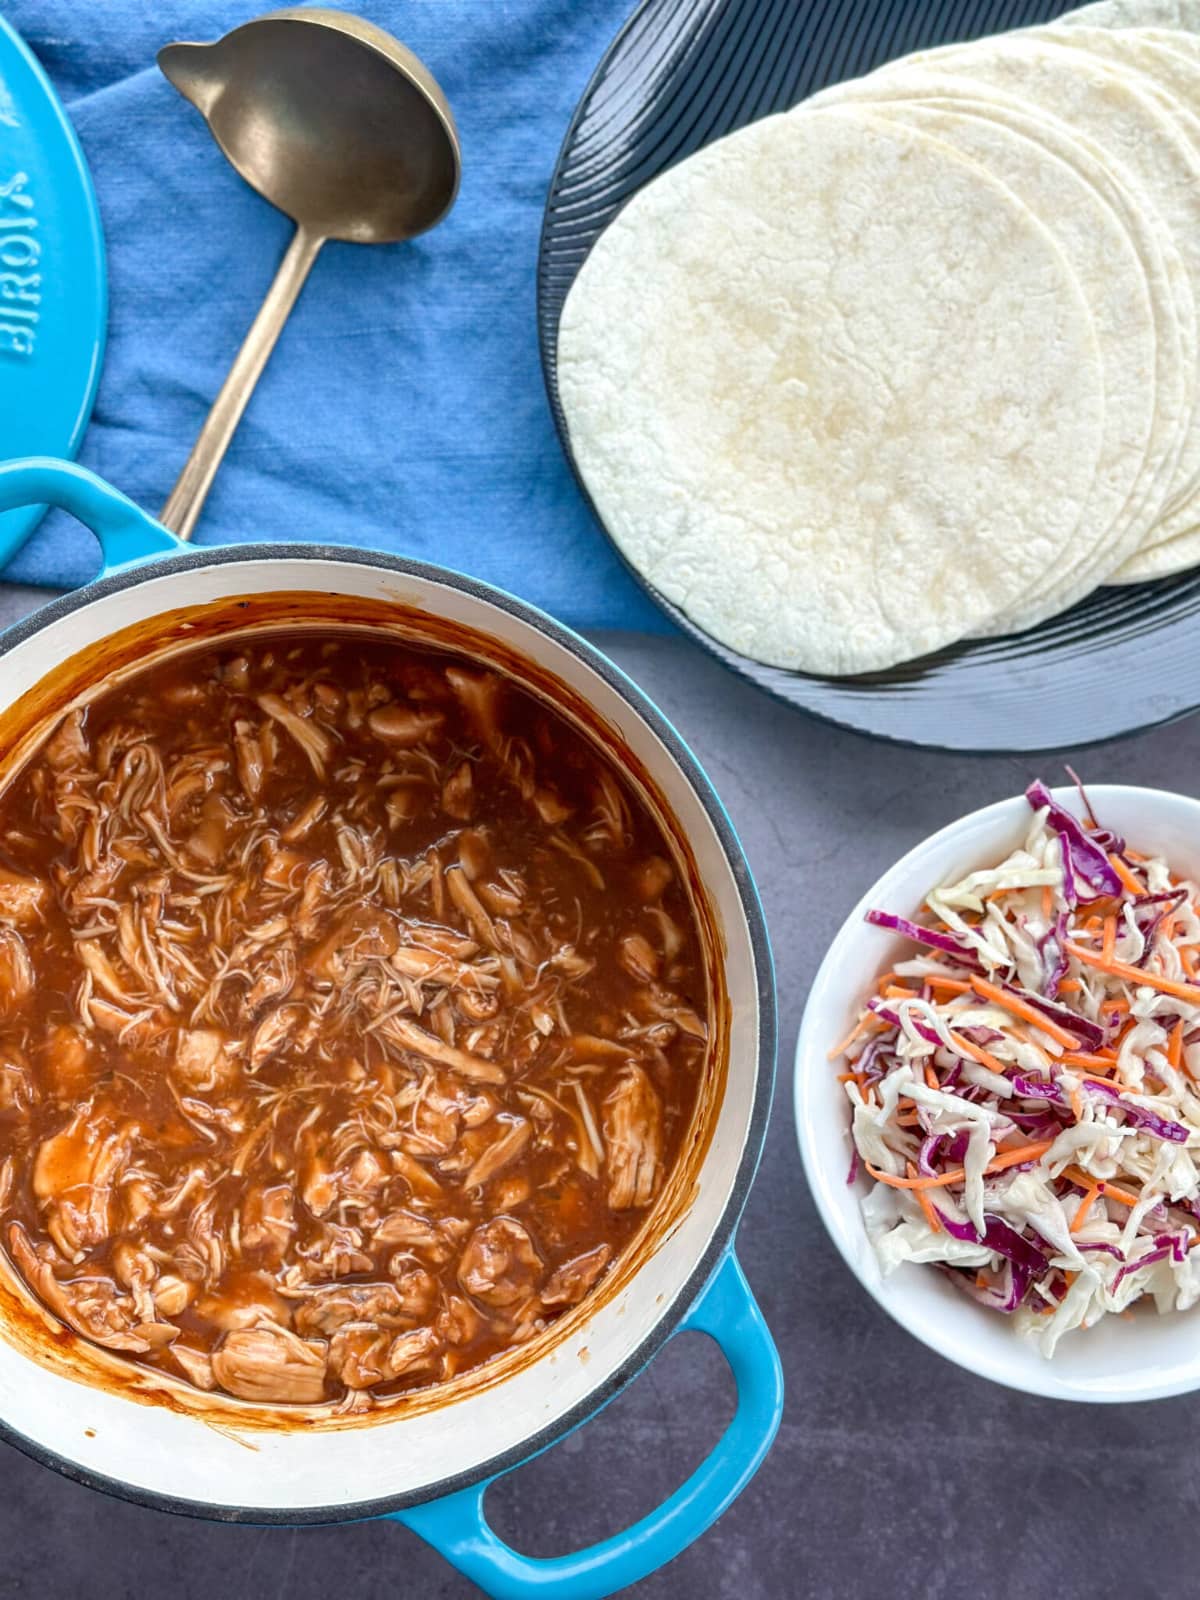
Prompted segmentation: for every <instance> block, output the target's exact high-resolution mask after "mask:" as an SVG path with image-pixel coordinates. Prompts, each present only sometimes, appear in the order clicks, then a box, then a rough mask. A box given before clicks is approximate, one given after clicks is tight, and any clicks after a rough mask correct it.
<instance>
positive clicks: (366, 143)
mask: <svg viewBox="0 0 1200 1600" xmlns="http://www.w3.org/2000/svg"><path fill="white" fill-rule="evenodd" d="M158 64H159V66H160V67H161V68H162V71H163V73H164V74H165V75H166V77H167V78H168V79H169V81H170V82H171V83H173V84H174V85H175V87H176V89H178V90H179V92H180V94H181V95H183V97H184V98H185V99H186V100H190V101H191V102H192V104H193V105H194V106H195V107H196V108H197V110H198V111H199V112H200V114H201V115H202V116H203V117H204V119H205V121H206V122H207V123H208V126H209V128H210V129H211V131H212V134H213V137H214V138H215V139H216V141H217V143H218V144H219V145H220V147H221V149H222V150H223V151H224V152H225V155H226V156H227V157H228V159H229V160H230V161H231V162H232V164H233V166H234V167H235V168H236V169H237V171H238V172H239V173H241V175H242V177H243V178H245V180H246V182H247V183H248V184H250V186H251V187H252V188H254V189H257V190H258V192H259V194H261V195H262V196H263V198H264V199H266V200H269V201H270V202H271V204H272V205H274V206H278V208H279V209H280V211H283V212H285V213H286V214H287V215H288V216H289V217H291V218H292V220H293V221H294V222H295V224H296V232H295V235H294V237H293V238H292V242H291V244H290V245H289V246H288V249H287V254H286V255H285V256H284V258H283V261H282V262H281V263H280V267H279V271H278V272H277V273H276V274H275V281H274V283H273V284H272V285H271V287H270V289H269V291H268V293H267V297H266V299H265V300H264V301H263V304H262V309H261V310H260V311H259V313H258V316H257V317H255V319H254V323H253V325H252V327H251V329H250V332H249V333H248V334H247V335H246V339H245V342H244V343H243V345H242V348H241V349H240V350H239V351H238V354H237V358H236V359H235V361H234V363H233V365H232V367H230V369H229V376H228V377H227V378H226V379H225V382H224V384H223V385H222V386H221V392H220V394H218V396H217V398H216V400H215V401H214V402H213V407H212V410H211V411H210V412H209V414H208V418H207V420H206V422H205V424H204V426H203V428H202V429H201V430H200V437H199V438H198V439H197V440H196V444H195V447H194V448H193V450H192V453H191V455H190V456H189V457H188V459H187V464H186V465H185V466H184V469H183V471H182V472H181V473H180V475H179V480H178V482H177V483H176V485H175V487H174V489H172V491H171V494H170V498H169V499H168V500H167V503H166V505H165V506H164V507H163V510H162V514H161V517H160V521H161V522H162V523H163V524H164V526H165V527H167V528H170V529H171V530H172V532H174V533H177V534H178V535H179V537H180V538H181V539H190V538H191V535H192V530H193V529H194V527H195V525H196V519H197V517H198V516H199V515H200V510H201V507H202V506H203V505H204V501H205V499H206V497H207V495H208V491H209V489H210V488H211V487H212V481H213V478H214V477H215V475H216V471H217V468H218V466H219V465H220V463H221V458H222V457H223V456H224V454H225V451H226V449H227V447H228V445H229V441H230V439H232V437H233V433H234V429H235V428H236V427H237V425H238V421H239V419H240V418H241V415H242V412H243V411H244V410H245V408H246V402H247V401H248V400H249V398H250V396H251V394H252V393H253V390H254V385H255V384H256V383H257V382H258V379H259V377H260V375H261V373H262V370H263V368H264V367H265V366H266V364H267V358H268V357H269V356H270V354H271V351H272V349H273V348H274V346H275V341H276V339H278V337H279V334H280V331H281V330H282V328H283V324H284V323H285V321H286V320H287V316H288V312H289V311H290V310H291V309H292V306H293V305H294V304H295V302H296V296H297V295H298V294H299V293H300V290H301V288H302V287H303V284H304V280H305V278H306V277H307V276H308V273H309V269H310V268H311V266H312V264H313V262H314V261H315V260H316V258H317V252H318V251H319V250H320V248H321V246H322V245H323V244H324V243H325V241H326V239H346V240H350V241H351V242H352V243H355V244H390V243H394V242H396V241H397V240H400V239H411V238H412V237H413V236H414V235H415V234H418V233H423V232H424V231H425V230H426V229H427V228H432V227H433V226H434V224H435V223H437V222H440V221H441V219H442V218H443V217H444V216H445V215H446V213H447V212H448V211H449V209H450V207H451V206H452V205H453V204H454V197H455V195H456V194H457V192H458V180H459V174H460V171H461V166H462V162H461V157H460V153H459V147H458V133H457V131H456V129H455V126H454V118H453V117H452V116H451V114H450V107H449V105H448V104H447V103H446V97H445V95H444V94H443V93H442V91H441V89H440V88H439V87H438V84H437V83H436V81H435V80H434V78H433V75H432V74H431V73H430V72H429V71H428V69H427V68H426V67H425V66H424V65H423V64H422V63H421V62H420V61H418V60H417V58H416V56H414V55H413V53H412V51H411V50H406V49H405V47H404V46H403V45H402V44H400V43H399V42H398V41H397V40H396V39H393V38H392V36H391V34H389V33H385V32H384V31H383V29H382V28H376V27H375V26H374V25H373V24H371V23H369V22H364V21H363V20H362V18H361V17H354V16H351V15H350V14H349V13H348V12H345V11H327V10H316V9H313V10H308V9H305V10H295V11H275V12H272V13H271V14H270V15H268V16H264V17H258V18H256V19H255V20H254V21H252V22H247V23H244V24H243V25H242V26H241V27H240V28H234V29H233V31H232V32H231V33H227V34H226V35H225V36H224V38H222V39H218V40H217V41H216V42H215V43H214V44H168V45H164V47H163V48H162V49H161V50H160V51H159V52H158Z"/></svg>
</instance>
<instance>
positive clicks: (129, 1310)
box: [0, 633, 708, 1415]
mask: <svg viewBox="0 0 1200 1600" xmlns="http://www.w3.org/2000/svg"><path fill="white" fill-rule="evenodd" d="M0 852H2V856H3V859H2V860H0V1127H2V1128H3V1131H4V1147H3V1149H2V1150H0V1157H2V1159H0V1222H2V1223H3V1229H2V1231H0V1238H2V1239H3V1241H4V1242H5V1243H6V1244H7V1247H8V1250H9V1254H10V1256H11V1259H12V1261H13V1263H14V1265H15V1266H16V1268H17V1269H18V1271H19V1272H20V1273H21V1274H22V1276H23V1277H24V1279H25V1281H26V1283H27V1284H28V1286H29V1288H30V1289H31V1290H32V1292H33V1293H34V1294H35V1296H36V1297H37V1298H38V1299H39V1300H40V1301H41V1302H42V1303H43V1305H44V1306H45V1307H46V1309H47V1311H48V1312H49V1313H51V1314H52V1315H53V1316H54V1317H56V1318H57V1319H59V1321H61V1322H62V1323H63V1324H65V1325H66V1326H67V1327H68V1328H70V1329H71V1330H73V1331H74V1332H75V1333H77V1334H79V1335H81V1336H83V1337H85V1338H87V1339H90V1340H92V1341H94V1342H96V1343H98V1344H101V1345H103V1346H104V1347H105V1348H107V1349H109V1350H113V1351H118V1352H122V1353H124V1354H125V1355H127V1356H129V1357H130V1358H132V1359H134V1360H136V1361H139V1362H141V1363H143V1364H145V1365H147V1366H149V1367H153V1368H156V1369H158V1370H160V1371H161V1372H163V1373H165V1374H170V1375H171V1376H172V1377H173V1378H174V1379H176V1380H182V1381H185V1382H189V1383H191V1384H193V1385H194V1386H196V1387H197V1388H199V1389H203V1390H213V1391H221V1392H223V1393H225V1394H227V1395H232V1396H235V1397H237V1398H240V1399H244V1400H247V1401H253V1402H256V1403H259V1404H263V1405H284V1404H289V1403H291V1404H302V1405H326V1406H330V1407H333V1408H337V1409H338V1410H339V1411H345V1412H347V1413H349V1414H353V1415H357V1414H358V1413H359V1412H361V1411H364V1410H369V1409H371V1408H372V1407H374V1406H377V1405H380V1404H387V1403H389V1402H391V1401H392V1400H394V1399H395V1398H397V1397H399V1396H402V1395H403V1394H404V1393H405V1392H406V1391H408V1390H410V1389H413V1388H419V1387H423V1386H427V1385H429V1384H433V1383H437V1382H441V1381H444V1380H446V1379H449V1378H452V1377H454V1376H456V1375H458V1374H459V1373H461V1372H464V1371H468V1370H470V1369H471V1368H472V1367H474V1366H476V1365H478V1364H480V1363H482V1362H485V1361H488V1360H490V1359H492V1358H493V1357H495V1356H496V1355H498V1354H500V1353H502V1352H503V1351H505V1350H507V1349H510V1348H513V1347H515V1346H518V1345H520V1344H522V1343H524V1342H525V1341H527V1340H529V1339H531V1338H534V1337H535V1336H536V1335H537V1334H538V1333H539V1332H541V1331H542V1330H543V1329H544V1328H546V1327H547V1326H548V1325H549V1323H550V1322H552V1321H553V1319H554V1318H555V1317H558V1316H560V1315H562V1314H563V1313H564V1312H565V1311H567V1310H568V1309H569V1308H570V1307H572V1306H575V1305H578V1304H579V1303H580V1302H581V1301H583V1300H584V1299H585V1298H586V1296H587V1295H588V1294H589V1293H590V1292H591V1291H592V1290H593V1288H594V1287H595V1286H596V1285H597V1284H598V1283H599V1282H600V1281H601V1279H602V1278H603V1277H604V1275H605V1273H606V1272H608V1271H609V1270H610V1268H611V1266H612V1264H613V1262H614V1261H615V1260H616V1259H617V1258H618V1256H619V1255H620V1252H621V1251H622V1249H623V1248H625V1246H626V1245H627V1244H628V1242H629V1241H630V1239H631V1238H632V1237H633V1236H634V1234H635V1233H636V1232H637V1231H638V1229H639V1228H640V1227H641V1226H642V1225H643V1223H644V1221H645V1218H646V1216H647V1214H648V1211H649V1208H650V1207H651V1206H652V1205H653V1203H654V1202H655V1200H656V1199H657V1197H658V1195H659V1194H660V1193H661V1191H662V1187H663V1183H664V1180H665V1175H666V1173H667V1171H668V1168H669V1164H670V1162H671V1161H672V1160H673V1159H674V1156H675V1154H676V1152H677V1151H678V1150H679V1149H680V1148H681V1146H682V1145H683V1142H684V1136H685V1132H686V1129H687V1127H688V1125H689V1121H690V1118H691V1116H692V1114H693V1109H694V1107H695V1104H696V1099H697V1093H698V1087H699V1084H700V1082H701V1079H702V1077H703V1073H704V1070H705V1062H706V1052H707V1048H708V1046H707V1030H706V1024H705V1009H706V999H705V985H704V975H703V964H702V961H701V957H700V944H699V939H698V937H697V932H696V928H695V923H694V919H693V917H692V913H691V909H690V906H689V902H688V899H687V896H686V893H685V892H684V890H683V889H682V888H681V886H680V878H679V875H677V874H676V872H675V869H674V867H673V865H672V864H671V861H670V859H669V856H670V851H669V849H668V846H667V844H666V841H665V839H664V837H663V834H662V832H661V830H660V828H659V826H658V824H657V823H656V822H655V821H654V819H653V817H652V816H651V814H650V812H649V810H648V809H647V808H646V807H645V806H644V805H643V803H642V802H641V800H640V799H639V798H638V796H637V795H636V793H635V790H634V789H633V787H632V786H630V785H629V784H628V783H627V782H626V780H625V778H624V777H623V776H622V774H621V773H620V772H619V771H618V770H617V768H616V767H615V766H610V765H608V764H607V763H606V762H605V761H604V760H602V759H601V758H600V757H599V756H598V755H597V753H596V752H595V750H594V749H593V747H592V745H591V744H590V743H589V742H588V740H587V738H585V736H584V735H583V734H581V733H580V732H579V731H577V730H576V729H575V728H574V727H573V726H570V725H568V723H567V722H566V721H565V720H562V719H560V718H559V717H557V715H556V714H555V713H553V712H552V711H550V710H548V709H547V707H546V706H545V704H544V703H543V702H542V701H541V700H540V699H537V698H535V697H534V696H533V695H530V694H527V693H526V692H525V691H523V690H521V689H520V688H518V687H517V686H516V685H515V684H513V683H511V682H510V681H508V680H507V679H505V678H504V677H502V676H501V675H499V674H498V673H494V672H490V671H484V670H481V669H480V668H478V667H475V666H467V665H461V664H459V663H456V662H454V661H452V660H448V659H447V657H446V656H445V655H444V654H441V653H438V652H435V651H424V650H420V649H417V648H413V647H410V646H408V645H401V644H399V643H395V642H392V641H388V640H383V639H378V638H372V637H368V636H366V635H362V634H359V635H355V636H353V637H351V636H349V635H345V634H343V635H334V634H325V635H320V634H316V633H312V634H308V633H296V634H292V635H284V634H272V633H266V634H260V635H256V636H253V638H252V640H251V642H249V643H244V644H242V645H230V644H229V643H228V642H225V643H221V642H220V641H216V642H213V643H209V644H204V645H201V646H200V647H198V648H196V649H195V650H193V651H192V652H191V653H190V654H189V655H187V656H186V657H182V658H179V659H178V660H177V661H176V662H175V663H174V664H171V665H166V666H161V667H155V668H151V669H150V670H149V671H147V672H146V673H144V674H142V675H141V676H134V677H131V678H130V679H128V680H127V681H126V682H125V683H124V684H122V685H121V686H119V687H118V688H117V689H115V690H112V691H110V692H109V693H107V694H104V695H101V696H100V697H99V698H97V699H93V700H92V701H91V703H90V704H89V705H88V706H87V707H86V709H75V710H72V711H70V712H68V713H67V714H66V715H65V716H64V717H63V718H62V719H61V721H60V722H59V723H58V725H57V727H55V728H53V729H51V730H49V736H48V738H47V739H46V741H45V743H44V745H43V746H42V749H41V750H40V752H38V753H35V755H34V756H33V757H32V758H31V760H30V761H29V762H28V763H27V765H26V766H25V767H24V768H23V770H22V771H21V773H20V774H18V775H17V777H16V778H14V780H13V782H12V783H11V784H10V785H9V787H8V788H7V789H6V790H5V791H3V792H2V793H0Z"/></svg>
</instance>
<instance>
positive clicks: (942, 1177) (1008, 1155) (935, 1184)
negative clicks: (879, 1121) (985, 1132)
mask: <svg viewBox="0 0 1200 1600" xmlns="http://www.w3.org/2000/svg"><path fill="white" fill-rule="evenodd" d="M1053 1143H1054V1140H1053V1139H1042V1140H1039V1141H1038V1143H1036V1144H1023V1145H1021V1146H1020V1147H1019V1148H1018V1149H1016V1150H1006V1151H1005V1152H1004V1154H1003V1155H998V1156H994V1157H993V1158H992V1160H991V1161H989V1162H988V1164H987V1166H986V1167H984V1169H983V1175H984V1177H985V1178H986V1177H990V1175H991V1174H992V1173H993V1172H1003V1171H1004V1170H1005V1168H1006V1167H1018V1166H1020V1165H1021V1163H1022V1162H1023V1161H1037V1160H1040V1158H1041V1157H1042V1156H1044V1155H1045V1154H1046V1151H1047V1150H1049V1148H1050V1146H1051V1145H1052V1144H1053ZM863 1165H864V1166H865V1167H866V1169H867V1171H868V1172H869V1173H870V1174H871V1176H872V1177H873V1178H874V1179H875V1180H876V1181H877V1182H878V1183H886V1184H887V1185H888V1186H889V1187H890V1188H892V1189H947V1188H949V1186H950V1185H951V1184H952V1183H961V1182H962V1181H963V1179H964V1178H965V1177H966V1175H967V1174H966V1172H965V1170H964V1169H963V1168H962V1167H956V1168H955V1169H954V1171H953V1172H942V1173H939V1174H938V1175H937V1176H936V1177H934V1178H896V1177H893V1176H892V1174H891V1173H890V1172H880V1171H879V1170H878V1169H877V1168H875V1167H873V1166H872V1165H871V1163H870V1162H869V1161H864V1162H863Z"/></svg>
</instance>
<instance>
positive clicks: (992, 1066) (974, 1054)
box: [950, 1032, 1004, 1077]
mask: <svg viewBox="0 0 1200 1600" xmlns="http://www.w3.org/2000/svg"><path fill="white" fill-rule="evenodd" d="M950 1041H951V1043H952V1044H953V1045H954V1048H955V1049H956V1050H957V1051H958V1053H959V1055H960V1056H970V1058H971V1060H972V1061H978V1063H979V1065H980V1066H981V1067H986V1068H987V1069H988V1071H989V1072H995V1073H998V1074H999V1076H1000V1077H1003V1076H1004V1063H1003V1062H1002V1061H997V1060H996V1057H995V1056H994V1055H992V1053H991V1051H990V1050H985V1049H984V1048H983V1046H982V1045H981V1044H972V1043H971V1041H970V1039H964V1038H963V1036H962V1034H961V1033H954V1032H951V1034H950Z"/></svg>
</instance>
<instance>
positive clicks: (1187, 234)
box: [863, 33, 1200, 508]
mask: <svg viewBox="0 0 1200 1600" xmlns="http://www.w3.org/2000/svg"><path fill="white" fill-rule="evenodd" d="M911 71H929V72H936V73H941V72H950V73H953V74H954V75H955V77H956V78H958V79H960V80H967V79H970V80H971V81H973V82H978V83H980V84H983V85H986V86H989V87H993V88H997V89H1001V90H1004V91H1005V92H1007V93H1010V94H1013V95H1016V96H1017V97H1019V98H1021V99H1023V100H1025V101H1027V102H1028V103H1029V104H1031V105H1032V106H1034V107H1035V108H1037V109H1039V110H1040V111H1041V112H1042V113H1043V114H1047V113H1052V114H1054V115H1057V116H1059V117H1061V118H1062V120H1063V121H1065V122H1067V123H1069V124H1070V125H1071V126H1072V127H1074V128H1079V129H1081V130H1082V131H1083V132H1084V133H1086V134H1088V135H1090V136H1092V137H1094V138H1095V140H1096V141H1097V143H1099V144H1100V145H1102V146H1103V147H1104V148H1105V149H1106V150H1108V151H1109V152H1110V160H1111V161H1112V162H1113V163H1114V164H1119V166H1120V167H1121V169H1122V171H1123V174H1124V176H1125V179H1126V181H1127V184H1128V185H1129V186H1131V187H1133V188H1134V189H1135V190H1136V191H1137V192H1138V193H1139V194H1140V195H1141V196H1143V197H1144V199H1145V201H1146V203H1147V204H1149V205H1150V206H1152V207H1153V209H1154V210H1155V211H1157V212H1158V214H1159V216H1160V217H1161V218H1162V220H1163V222H1164V223H1165V224H1166V226H1167V227H1168V229H1169V230H1170V231H1171V234H1172V236H1173V237H1174V239H1175V242H1176V244H1177V245H1178V247H1179V251H1180V253H1181V255H1182V257H1183V261H1184V264H1185V266H1186V269H1187V277H1188V284H1189V288H1190V293H1191V305H1190V308H1189V307H1187V306H1186V304H1185V303H1183V302H1181V303H1180V304H1179V305H1178V306H1177V311H1178V312H1179V313H1180V315H1181V316H1183V317H1186V318H1187V321H1188V326H1187V328H1186V329H1185V332H1184V339H1185V350H1186V349H1190V351H1191V360H1192V362H1193V363H1194V362H1195V360H1196V328H1197V322H1196V310H1197V307H1200V158H1198V157H1197V154H1196V153H1195V152H1194V151H1193V149H1192V147H1191V145H1190V144H1189V142H1188V140H1187V138H1186V137H1185V136H1184V135H1183V134H1182V133H1181V132H1180V131H1179V129H1178V126H1177V125H1176V123H1175V121H1174V119H1173V118H1172V117H1171V116H1170V115H1169V114H1168V113H1167V112H1166V111H1164V110H1163V109H1162V107H1161V105H1160V104H1158V103H1156V100H1155V98H1154V97H1153V96H1152V95H1151V94H1148V93H1146V92H1144V91H1143V90H1142V89H1140V88H1138V87H1137V86H1136V84H1135V82H1134V81H1133V79H1132V76H1131V74H1128V73H1121V72H1116V71H1113V70H1112V69H1111V68H1110V67H1108V66H1106V65H1104V64H1103V63H1102V62H1099V61H1097V60H1095V59H1094V58H1093V57H1092V56H1090V55H1089V54H1088V53H1087V52H1086V51H1083V50H1076V49H1073V48H1072V47H1071V46H1070V45H1068V44H1056V43H1053V42H1048V41H1047V40H1046V39H1045V38H1044V37H1041V36H1038V37H1035V36H1033V35H1032V34H1025V33H1013V34H1001V35H999V36H997V37H995V38H990V39H980V40H977V41H976V42H975V43H973V44H967V45H951V46H948V47H947V48H946V49H944V50H938V51H931V52H929V53H928V54H927V55H924V56H922V57H920V58H919V60H918V61H917V63H916V65H915V66H913V67H911V68H910V67H907V66H906V65H905V64H904V63H901V64H899V65H898V66H896V67H884V68H881V69H880V71H879V72H878V73H874V74H872V76H871V77H870V78H867V79H864V80H863V82H864V83H865V84H870V83H872V82H873V81H878V80H886V79H890V78H895V79H900V78H903V77H906V76H907V74H908V73H909V72H911ZM1189 313H1190V314H1189ZM1192 386H1193V388H1194V380H1193V385H1192ZM1198 491H1200V409H1196V408H1193V412H1192V417H1191V423H1190V426H1189V428H1188V431H1187V435H1186V437H1185V439H1184V443H1183V447H1182V449H1181V451H1180V455H1179V459H1178V461H1177V463H1176V468H1175V475H1174V479H1173V481H1172V484H1171V486H1170V490H1169V492H1168V496H1167V505H1168V508H1174V507H1175V506H1176V505H1182V504H1184V503H1185V501H1186V500H1188V499H1189V498H1190V497H1191V496H1192V495H1193V494H1195V493H1197V492H1198Z"/></svg>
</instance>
